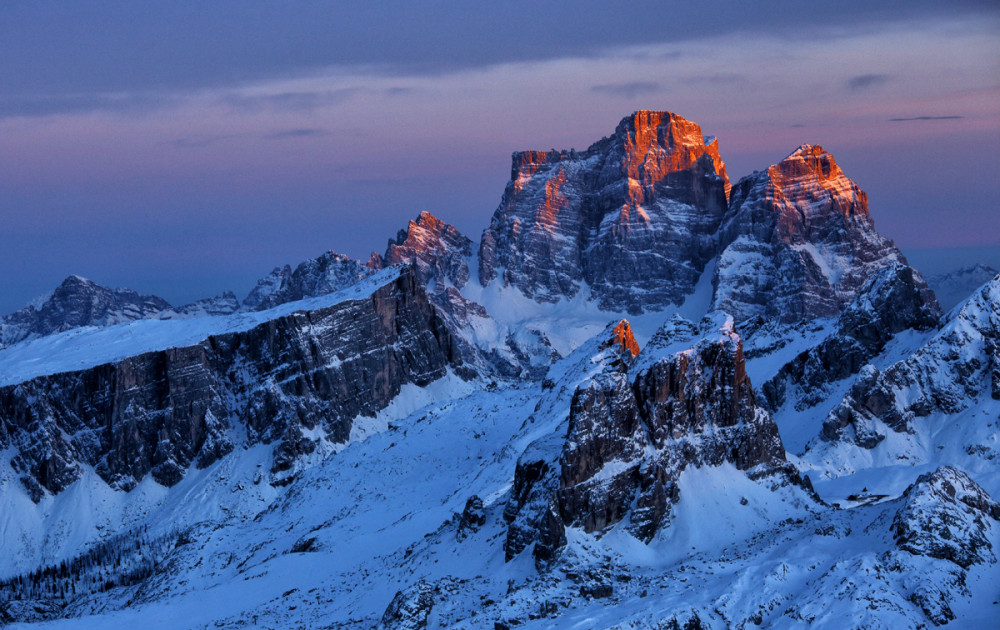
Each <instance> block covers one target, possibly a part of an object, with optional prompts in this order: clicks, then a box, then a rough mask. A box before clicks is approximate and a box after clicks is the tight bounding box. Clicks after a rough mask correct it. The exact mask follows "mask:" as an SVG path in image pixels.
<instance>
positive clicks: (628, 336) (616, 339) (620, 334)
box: [611, 319, 639, 357]
mask: <svg viewBox="0 0 1000 630" xmlns="http://www.w3.org/2000/svg"><path fill="white" fill-rule="evenodd" d="M611 332H612V335H613V337H612V342H613V343H614V344H615V345H617V346H621V347H622V348H624V349H625V350H628V352H629V353H630V354H631V355H632V356H633V357H634V356H636V355H637V354H639V344H638V343H637V342H636V340H635V337H633V336H632V325H631V324H629V323H628V320H626V319H623V320H622V321H620V322H618V325H617V326H615V327H614V330H612V331H611Z"/></svg>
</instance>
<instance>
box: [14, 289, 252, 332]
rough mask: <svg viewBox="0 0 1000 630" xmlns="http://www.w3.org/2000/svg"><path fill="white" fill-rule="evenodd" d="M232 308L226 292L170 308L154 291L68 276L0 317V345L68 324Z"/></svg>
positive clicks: (211, 312) (212, 312)
mask: <svg viewBox="0 0 1000 630" xmlns="http://www.w3.org/2000/svg"><path fill="white" fill-rule="evenodd" d="M238 308H239V303H238V302H237V301H236V296H234V295H233V294H232V293H229V292H227V293H225V294H223V295H220V296H217V297H214V298H205V299H202V300H198V301H197V302H193V303H191V304H188V305H186V306H182V307H179V308H175V307H173V306H171V305H170V304H168V303H167V301H166V300H164V299H163V298H159V297H156V296H155V295H139V294H138V293H136V292H135V291H133V290H131V289H109V288H107V287H102V286H101V285H99V284H96V283H95V282H92V281H90V280H87V279H86V278H81V277H80V276H69V277H68V278H66V279H65V280H63V282H62V284H60V285H59V286H58V287H56V289H55V290H54V291H52V293H50V294H48V295H44V296H41V297H39V298H37V299H36V300H34V301H33V302H32V303H31V304H29V305H27V306H26V307H24V308H23V309H21V310H19V311H16V312H14V313H11V314H10V315H5V316H4V317H2V318H0V348H3V347H5V346H10V345H13V344H15V343H18V342H20V341H24V340H25V339H35V338H38V337H44V336H46V335H51V334H54V333H59V332H63V331H65V330H70V329H72V328H81V327H86V326H98V327H100V326H112V325H114V324H120V323H122V322H130V321H135V320H139V319H181V318H186V317H200V316H204V315H228V314H229V313H233V312H235V311H236V310H237V309H238Z"/></svg>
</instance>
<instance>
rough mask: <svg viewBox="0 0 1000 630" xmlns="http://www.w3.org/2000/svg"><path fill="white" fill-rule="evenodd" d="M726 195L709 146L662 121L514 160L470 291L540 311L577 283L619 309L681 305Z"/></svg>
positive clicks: (708, 254)
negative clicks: (487, 289)
mask: <svg viewBox="0 0 1000 630" xmlns="http://www.w3.org/2000/svg"><path fill="white" fill-rule="evenodd" d="M728 189H729V179H728V176H727V175H726V169H725V165H724V164H723V162H722V159H721V158H720V157H719V152H718V143H717V142H716V141H715V139H714V138H705V137H704V136H703V135H702V132H701V128H700V127H699V126H698V125H697V124H695V123H693V122H690V121H687V120H685V119H683V118H681V117H680V116H678V115H676V114H672V113H670V112H654V111H640V112H636V113H635V114H633V115H631V116H628V117H626V118H625V119H623V120H622V121H621V123H620V124H619V125H618V127H617V129H615V133H614V134H613V135H612V136H611V137H609V138H604V139H603V140H600V141H598V142H596V143H594V144H593V145H591V146H590V147H589V148H588V149H587V150H586V151H583V152H577V151H550V152H548V153H545V152H541V151H522V152H518V153H515V154H514V156H513V165H512V167H511V178H510V182H509V183H508V184H507V187H506V189H505V191H504V195H503V200H502V201H501V203H500V207H499V208H497V210H496V212H495V213H494V215H493V219H492V221H491V222H490V226H489V227H488V228H487V229H486V230H485V232H484V233H483V240H482V243H481V246H480V252H479V279H480V282H481V283H482V284H483V286H486V285H487V284H489V283H490V282H493V281H495V280H498V279H499V281H501V282H503V283H504V284H505V285H512V286H515V287H517V288H518V289H519V290H520V291H521V292H522V293H524V294H525V295H527V296H528V297H532V298H534V299H535V300H537V301H539V302H555V301H558V300H559V299H560V298H563V297H572V296H574V295H576V294H577V293H578V292H579V291H580V290H581V289H582V288H583V286H584V285H587V286H589V287H590V289H591V291H592V295H593V296H594V298H595V299H596V300H598V301H599V302H600V305H601V307H602V308H605V309H609V310H618V311H622V310H626V309H628V310H630V311H635V312H641V311H642V310H643V309H654V310H656V309H660V308H663V307H664V306H666V305H667V304H670V303H680V302H682V301H683V299H684V297H685V296H686V295H687V294H689V293H691V291H692V290H693V288H694V286H695V283H696V282H697V281H698V278H699V277H700V275H701V272H702V270H703V269H704V267H705V263H707V262H708V261H709V260H710V259H711V258H712V256H714V255H715V248H716V247H715V242H716V241H715V232H716V230H717V229H718V227H719V224H720V222H721V220H722V218H723V215H724V213H725V212H726V198H727V193H728Z"/></svg>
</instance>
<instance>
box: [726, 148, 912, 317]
mask: <svg viewBox="0 0 1000 630" xmlns="http://www.w3.org/2000/svg"><path fill="white" fill-rule="evenodd" d="M720 244H721V245H722V246H723V248H724V249H723V250H722V252H721V254H720V257H719V262H718V266H717V268H716V272H715V279H714V285H715V294H714V299H713V307H714V308H716V309H719V310H723V311H726V312H727V313H730V314H732V315H733V316H734V317H735V318H736V321H743V320H745V319H748V318H750V317H753V316H757V315H760V316H764V317H766V318H768V319H776V320H780V321H783V322H794V321H798V320H802V319H812V318H816V317H832V316H836V315H838V314H839V313H840V312H841V310H842V309H843V308H844V307H845V306H847V305H848V304H849V303H850V302H851V301H852V300H853V299H854V298H855V297H856V296H857V295H858V292H859V290H860V289H861V288H862V286H863V285H864V284H865V282H866V281H867V280H868V279H869V278H870V277H871V276H873V275H874V274H875V273H876V272H878V270H879V269H881V268H883V267H885V266H887V265H889V264H892V263H894V262H901V263H904V264H905V263H906V260H905V258H903V255H902V254H901V253H900V252H899V250H898V249H896V247H895V246H894V245H893V244H892V241H890V240H888V239H886V238H884V237H882V236H881V235H880V234H879V233H878V232H876V231H875V225H874V223H873V221H872V218H871V216H870V215H869V213H868V196H867V195H866V194H865V193H864V191H862V190H861V189H860V188H859V187H858V185H857V184H855V183H854V182H852V181H851V180H850V179H848V178H847V176H845V175H844V173H843V171H842V170H841V169H840V167H839V166H837V163H836V162H835V161H834V159H833V156H832V155H830V154H829V153H827V152H826V151H824V150H823V148H822V147H819V146H814V145H802V146H801V147H799V148H798V149H796V150H795V151H794V152H793V153H792V154H791V155H789V156H788V157H787V158H785V159H784V160H782V161H781V162H779V163H778V164H775V165H773V166H771V167H769V168H768V169H767V170H765V171H758V172H755V173H753V174H752V175H749V176H747V177H744V178H743V179H741V180H740V181H739V182H738V183H737V184H736V185H735V186H734V187H733V190H732V198H731V201H730V210H729V213H728V214H727V216H726V219H725V222H724V224H723V226H722V228H721V229H720ZM918 283H919V284H922V283H923V281H922V280H919V281H918ZM925 288H926V287H925Z"/></svg>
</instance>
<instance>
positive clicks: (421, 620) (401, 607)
mask: <svg viewBox="0 0 1000 630" xmlns="http://www.w3.org/2000/svg"><path fill="white" fill-rule="evenodd" d="M436 594H437V589H436V588H435V586H434V585H433V584H431V583H430V582H427V581H426V580H420V581H419V582H417V583H416V584H414V585H413V586H410V587H409V588H406V589H404V590H401V591H397V592H396V596H395V597H393V598H392V602H390V603H389V606H388V607H387V608H386V609H385V613H384V614H383V615H382V620H381V622H380V623H379V626H378V627H379V629H380V630H422V629H423V628H426V627H427V619H428V617H430V614H431V609H432V608H433V607H434V598H435V596H436Z"/></svg>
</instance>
